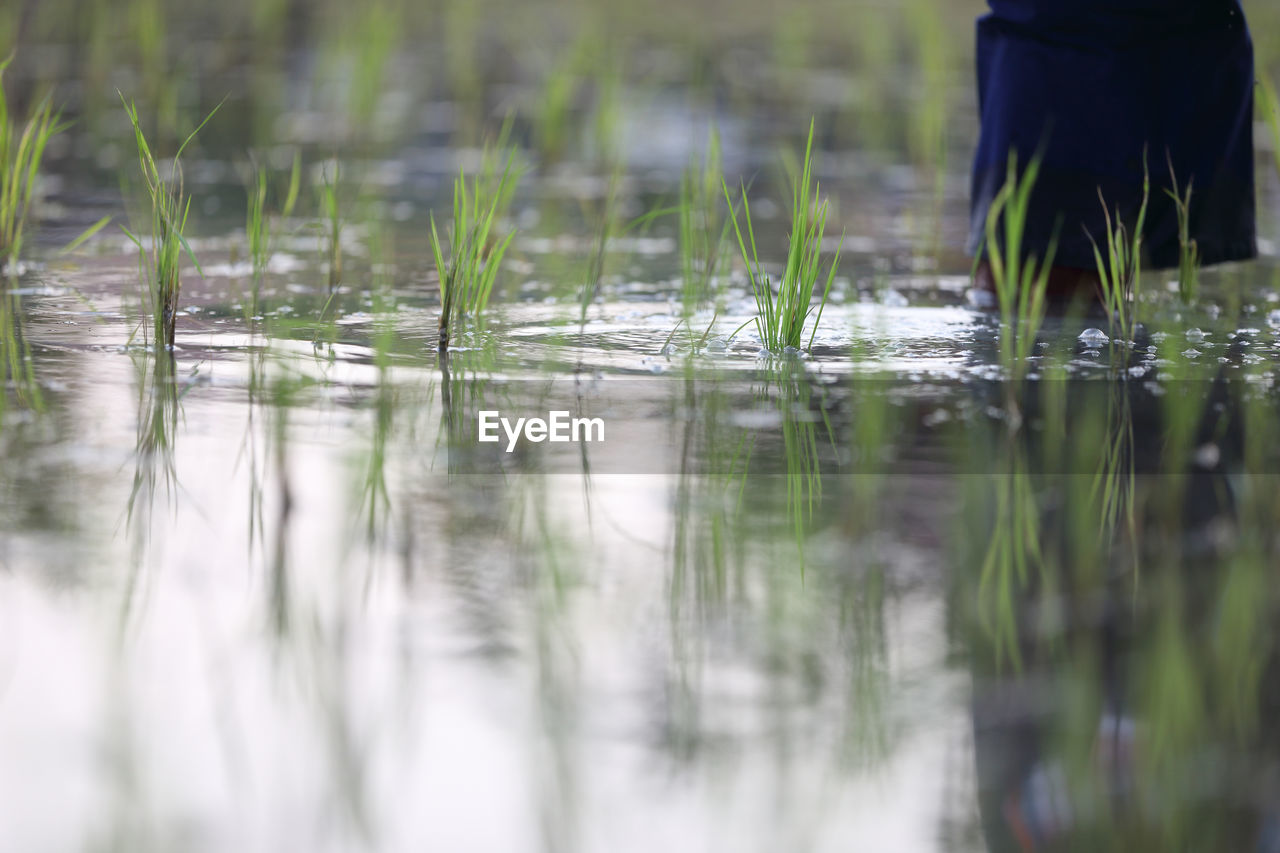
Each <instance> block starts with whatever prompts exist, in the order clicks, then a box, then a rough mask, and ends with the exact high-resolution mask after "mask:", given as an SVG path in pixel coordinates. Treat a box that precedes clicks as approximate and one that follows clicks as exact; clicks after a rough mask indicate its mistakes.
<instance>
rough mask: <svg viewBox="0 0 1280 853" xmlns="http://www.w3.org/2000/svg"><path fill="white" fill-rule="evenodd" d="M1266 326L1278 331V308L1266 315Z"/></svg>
mask: <svg viewBox="0 0 1280 853" xmlns="http://www.w3.org/2000/svg"><path fill="white" fill-rule="evenodd" d="M1267 325H1268V326H1270V327H1271V328H1273V329H1280V308H1277V309H1275V310H1274V311H1272V312H1271V313H1270V314H1268V315H1267Z"/></svg>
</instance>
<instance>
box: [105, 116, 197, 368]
mask: <svg viewBox="0 0 1280 853" xmlns="http://www.w3.org/2000/svg"><path fill="white" fill-rule="evenodd" d="M120 101H121V102H122V103H123V104H124V108H125V112H126V113H127V114H128V116H129V121H130V123H131V124H132V125H133V134H134V140H135V142H136V143H137V146H138V166H139V168H140V169H141V171H142V180H143V183H144V184H145V186H146V188H147V195H148V196H149V198H150V201H151V244H150V249H148V248H147V246H146V245H145V244H144V243H143V242H142V240H141V239H139V238H138V237H137V236H135V235H134V234H133V233H132V232H130V231H129V230H128V229H127V228H126V229H124V232H125V234H126V235H128V237H129V239H130V240H132V241H133V243H134V245H136V246H137V247H138V265H139V267H140V270H141V273H142V277H143V278H144V279H145V280H146V282H147V294H148V297H149V299H150V301H151V314H152V318H153V323H154V330H155V340H156V342H157V344H159V343H161V342H162V343H163V345H164V346H166V347H169V348H172V347H173V341H174V334H175V331H176V323H177V312H178V294H179V293H180V292H181V290H182V279H181V269H180V262H181V257H182V253H183V252H184V251H185V252H186V254H187V257H189V258H190V259H191V262H192V263H193V264H194V265H195V268H196V271H197V272H199V273H200V275H201V276H203V275H204V270H203V269H201V267H200V262H199V261H198V260H196V256H195V253H194V252H193V251H191V245H190V244H189V243H188V242H187V239H186V237H185V236H183V231H185V230H186V226H187V214H188V213H190V211H191V198H190V197H189V196H188V195H187V194H186V190H185V188H184V186H183V182H182V166H181V158H182V152H183V151H185V150H186V149H187V146H188V145H190V144H191V141H192V140H193V139H195V138H196V134H197V133H199V132H200V130H201V128H203V127H204V126H205V125H206V124H208V122H209V119H211V118H213V116H214V114H215V113H217V112H218V109H219V108H220V107H221V106H222V105H221V104H219V105H218V106H216V107H214V108H213V109H212V110H211V111H210V112H209V114H208V115H207V116H205V117H204V120H203V121H201V122H200V124H198V125H197V126H196V129H195V130H193V131H191V133H190V134H189V135H188V136H187V138H186V139H185V140H183V142H182V144H181V145H179V146H178V150H177V153H175V154H174V155H173V164H172V166H171V168H170V174H169V177H168V178H167V179H166V178H165V177H163V176H161V174H160V168H159V167H158V166H157V165H156V160H155V157H154V155H153V154H152V153H151V146H150V145H148V144H147V138H146V135H145V134H144V133H143V132H142V125H141V123H140V121H139V119H138V109H137V107H136V106H135V105H134V104H133V103H132V102H131V101H126V100H125V98H124V95H123V94H121V95H120Z"/></svg>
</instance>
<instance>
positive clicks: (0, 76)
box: [0, 54, 63, 272]
mask: <svg viewBox="0 0 1280 853" xmlns="http://www.w3.org/2000/svg"><path fill="white" fill-rule="evenodd" d="M12 61H13V56H12V54H11V55H10V56H9V57H8V58H7V59H5V60H4V61H2V62H0V265H3V264H4V263H5V262H7V263H8V266H9V270H10V272H13V271H15V270H14V267H15V264H14V262H15V261H16V260H17V259H18V254H19V252H20V251H21V250H22V235H23V231H24V230H25V228H26V223H27V215H28V214H29V213H30V211H31V199H32V195H33V194H34V192H35V184H36V176H37V174H38V173H39V171H40V161H41V160H42V159H44V150H45V146H46V145H48V143H49V140H50V139H51V138H53V136H54V135H55V134H57V133H58V132H59V131H60V130H62V128H63V125H62V124H60V123H59V121H58V114H57V113H55V112H54V111H53V105H52V103H51V102H50V100H49V99H48V98H46V99H44V100H43V101H41V102H40V105H39V106H37V107H36V108H35V110H34V111H32V113H31V115H30V116H29V117H28V118H27V123H26V125H25V126H24V127H23V129H22V131H21V133H19V132H18V122H17V120H16V119H15V118H14V117H12V116H10V115H9V103H8V99H7V98H6V97H5V94H4V86H3V83H4V72H5V69H6V68H8V66H9V63H10V62H12Z"/></svg>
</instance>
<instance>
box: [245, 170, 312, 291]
mask: <svg viewBox="0 0 1280 853" xmlns="http://www.w3.org/2000/svg"><path fill="white" fill-rule="evenodd" d="M301 175H302V159H301V157H300V156H299V155H296V154H295V155H294V158H293V168H292V170H291V171H290V173H289V187H288V190H287V191H286V193H285V199H284V204H283V205H282V206H281V209H280V215H281V216H282V217H285V218H288V217H289V216H290V215H291V214H292V213H293V208H294V205H295V204H296V203H297V201H298V189H299V186H300V184H301ZM269 188H270V180H269V179H268V175H267V169H266V167H265V166H258V167H257V168H256V169H254V172H253V185H252V186H250V187H249V201H248V209H247V211H246V214H245V234H246V235H247V236H248V239H249V261H250V263H251V264H252V265H253V298H252V300H251V302H250V304H249V305H248V306H246V311H248V312H249V316H250V317H256V316H257V315H258V302H259V299H260V297H261V291H262V281H263V278H264V277H265V276H266V274H267V264H268V263H269V262H270V260H271V215H270V212H269V210H268V208H267V196H268V190H269Z"/></svg>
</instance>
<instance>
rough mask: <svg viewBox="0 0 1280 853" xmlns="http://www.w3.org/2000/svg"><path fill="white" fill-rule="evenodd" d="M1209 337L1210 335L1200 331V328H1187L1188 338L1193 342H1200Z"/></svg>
mask: <svg viewBox="0 0 1280 853" xmlns="http://www.w3.org/2000/svg"><path fill="white" fill-rule="evenodd" d="M1207 337H1208V335H1206V334H1205V333H1204V332H1202V331H1200V330H1199V329H1195V328H1191V329H1187V340H1188V341H1190V342H1191V343H1193V344H1198V343H1200V342H1201V341H1203V340H1204V339H1205V338H1207Z"/></svg>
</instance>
